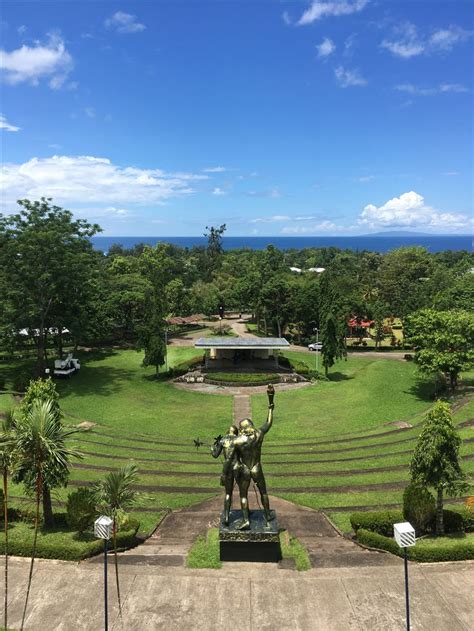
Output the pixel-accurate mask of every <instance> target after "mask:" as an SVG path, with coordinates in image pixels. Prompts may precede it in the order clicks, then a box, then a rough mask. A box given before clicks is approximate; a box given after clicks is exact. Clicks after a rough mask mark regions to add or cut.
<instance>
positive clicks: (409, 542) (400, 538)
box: [393, 521, 416, 631]
mask: <svg viewBox="0 0 474 631" xmlns="http://www.w3.org/2000/svg"><path fill="white" fill-rule="evenodd" d="M393 534H394V535H395V541H396V542H397V543H398V545H399V547H400V548H403V551H404V555H403V556H404V561H405V609H406V621H407V631H410V594H409V591H408V555H407V548H409V547H410V546H414V545H415V543H416V537H415V529H414V528H413V526H412V525H411V524H410V522H408V521H404V522H401V523H399V524H393Z"/></svg>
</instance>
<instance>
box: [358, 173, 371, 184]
mask: <svg viewBox="0 0 474 631" xmlns="http://www.w3.org/2000/svg"><path fill="white" fill-rule="evenodd" d="M373 180H375V175H363V176H362V177H360V178H359V182H361V183H362V184H367V183H368V182H372V181H373Z"/></svg>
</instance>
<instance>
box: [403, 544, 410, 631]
mask: <svg viewBox="0 0 474 631" xmlns="http://www.w3.org/2000/svg"><path fill="white" fill-rule="evenodd" d="M404 550H405V603H406V613H407V631H410V595H409V593H408V552H407V548H404Z"/></svg>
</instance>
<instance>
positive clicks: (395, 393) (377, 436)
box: [0, 347, 474, 554]
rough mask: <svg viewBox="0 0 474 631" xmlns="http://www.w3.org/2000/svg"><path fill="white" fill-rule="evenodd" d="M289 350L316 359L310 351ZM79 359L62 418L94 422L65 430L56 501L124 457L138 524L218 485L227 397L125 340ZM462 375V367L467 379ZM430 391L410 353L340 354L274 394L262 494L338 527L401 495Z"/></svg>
mask: <svg viewBox="0 0 474 631" xmlns="http://www.w3.org/2000/svg"><path fill="white" fill-rule="evenodd" d="M287 355H288V357H289V358H290V359H292V360H294V361H305V362H309V361H312V360H314V357H313V356H312V355H311V356H310V357H308V353H307V352H305V353H304V352H302V353H298V352H289V353H287ZM197 356H199V353H198V352H196V351H195V350H194V349H193V348H188V347H170V348H169V353H168V362H169V366H170V367H173V366H176V365H178V364H180V363H182V362H186V361H188V360H190V359H192V358H193V357H197ZM80 359H81V364H82V369H81V371H80V372H79V373H78V374H76V375H74V376H73V377H72V378H71V379H69V380H64V381H57V382H56V383H57V389H58V392H59V394H60V405H61V408H62V410H63V412H64V413H65V422H66V424H67V425H74V426H75V425H78V424H80V423H82V422H84V421H89V422H91V423H93V424H94V425H93V426H92V427H91V428H90V429H89V430H88V431H82V432H81V433H80V434H76V435H75V436H74V437H73V439H72V444H73V446H74V447H75V448H77V449H79V451H81V452H82V454H83V456H84V457H83V459H82V460H79V461H77V462H76V461H74V462H73V468H72V473H71V477H70V483H69V488H67V489H64V488H58V489H57V490H56V491H55V493H54V497H53V500H54V502H55V506H56V510H58V506H59V505H60V503H61V502H64V501H65V500H66V498H67V495H68V493H69V492H71V490H73V489H74V488H77V487H79V486H83V485H90V484H93V483H94V482H97V481H98V480H100V479H101V478H103V476H104V475H105V474H106V473H107V472H108V471H111V470H115V469H116V468H117V467H118V466H121V465H123V464H126V463H128V462H134V463H136V464H137V466H138V470H139V471H138V480H137V484H136V488H137V490H138V491H139V492H140V494H141V495H140V496H139V498H138V500H137V503H136V505H135V507H134V508H133V510H132V514H133V517H134V518H136V519H137V520H138V521H139V522H140V527H139V534H141V535H146V534H148V533H150V532H151V531H152V530H153V528H154V527H155V526H156V524H157V523H158V522H159V520H160V519H161V518H162V517H163V516H164V515H165V514H166V512H167V511H169V510H172V509H177V508H180V507H185V506H188V505H190V504H192V503H195V502H200V501H203V500H205V499H207V498H209V497H212V496H213V495H215V494H217V493H220V492H221V490H220V486H219V471H220V463H219V462H218V461H214V460H213V459H212V458H211V457H210V455H209V445H210V444H211V442H212V440H213V437H214V436H216V435H218V434H220V433H222V432H223V431H224V430H225V429H226V427H227V426H228V425H229V424H230V422H231V420H232V397H230V396H215V395H208V394H202V393H197V392H189V391H185V390H182V389H178V388H176V387H175V386H174V385H172V384H171V383H169V382H168V381H167V379H166V377H165V375H160V377H159V379H155V376H154V368H152V367H150V368H143V367H142V366H141V360H142V355H141V353H138V352H136V351H134V350H119V349H111V350H104V351H100V352H99V351H90V352H82V353H80ZM23 368H24V367H22V366H21V362H16V363H15V364H14V365H7V364H1V365H0V371H1V373H2V374H3V375H4V378H5V381H6V387H7V389H9V388H11V383H12V379H13V378H14V375H15V372H18V371H19V370H22V369H23ZM469 379H472V376H471V375H465V376H464V385H465V384H467V383H469ZM432 395H433V389H432V385H431V383H430V382H429V381H427V380H425V379H422V378H419V376H418V374H417V372H416V367H415V366H414V365H413V363H409V362H402V361H395V360H389V359H379V358H368V357H362V356H356V357H354V356H350V357H349V358H348V360H347V361H345V360H342V361H339V362H338V363H337V364H336V365H335V366H334V368H333V369H332V371H331V372H330V379H329V381H317V382H315V383H314V384H312V385H310V386H307V387H306V388H303V389H300V390H293V391H291V390H288V391H285V392H279V393H277V397H276V399H275V403H276V411H275V421H274V426H273V428H272V431H271V432H270V433H269V434H268V436H267V438H266V441H265V448H264V450H263V463H264V467H265V473H266V477H267V484H268V486H269V488H270V489H271V493H273V494H275V495H278V496H280V497H283V498H285V499H288V500H291V501H294V502H296V503H299V504H303V505H306V506H310V507H313V508H316V509H319V508H323V509H325V510H326V511H327V512H328V514H329V516H330V518H331V519H332V520H333V521H334V522H335V523H336V524H337V525H338V526H339V527H340V528H341V530H343V531H344V532H348V531H350V530H351V525H350V521H349V517H350V514H351V513H352V512H353V511H354V510H356V509H358V508H359V507H363V508H364V509H365V508H367V509H370V508H377V507H397V506H400V505H401V498H402V493H403V489H404V487H405V486H406V484H407V483H408V480H409V474H408V465H409V462H410V459H411V456H412V452H413V447H414V444H415V440H416V437H417V435H418V434H419V424H420V423H421V421H422V418H423V415H424V413H425V412H426V411H427V410H428V409H429V408H430V407H431V406H432V404H433V399H432ZM465 395H466V392H464V393H463V391H462V389H461V394H460V395H458V397H457V398H456V399H455V401H454V402H455V404H456V406H457V407H455V410H454V419H455V422H456V423H457V424H461V425H460V429H459V431H460V435H461V436H462V438H463V439H464V443H463V446H462V449H461V454H462V456H463V467H464V469H465V471H466V472H467V473H468V474H470V475H472V474H473V473H474V432H473V428H472V425H471V426H469V425H468V424H466V423H465V422H466V421H468V420H469V419H471V418H472V417H473V416H474V402H473V400H472V399H470V398H469V397H467V396H465ZM12 402H13V398H12V396H11V395H9V394H2V395H0V410H6V409H8V407H9V406H10V405H11V403H12ZM252 412H253V417H254V419H255V421H256V423H257V424H258V423H260V422H262V423H263V421H264V419H265V416H266V397H265V395H253V396H252ZM400 422H401V424H400ZM463 423H465V424H464V425H463ZM411 426H412V427H411ZM197 437H199V438H200V440H201V441H202V442H203V443H204V445H203V446H202V447H200V448H196V447H195V446H194V442H193V439H194V438H197ZM10 493H11V500H12V504H13V506H17V507H23V508H25V507H26V508H28V507H31V504H32V502H31V500H30V499H28V498H26V497H25V495H24V490H23V487H22V486H21V485H19V484H18V485H14V484H12V485H11V490H10ZM21 498H23V499H21ZM18 532H20V530H18ZM22 532H23V529H22ZM25 532H26V531H25ZM22 536H23V535H22ZM13 537H14V529H12V540H13ZM467 539H468V540H469V536H467ZM58 541H59V539H58ZM80 543H81V545H82V544H86V543H87V542H83V541H81V542H80ZM423 545H425V544H423ZM78 554H79V553H78ZM80 554H82V552H81V553H80Z"/></svg>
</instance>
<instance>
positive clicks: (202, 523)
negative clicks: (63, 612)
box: [87, 488, 402, 568]
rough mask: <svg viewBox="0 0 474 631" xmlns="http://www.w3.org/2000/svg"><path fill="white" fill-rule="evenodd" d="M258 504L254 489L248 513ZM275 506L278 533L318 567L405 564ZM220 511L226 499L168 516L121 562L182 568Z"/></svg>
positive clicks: (316, 517) (316, 516)
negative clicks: (304, 551)
mask: <svg viewBox="0 0 474 631" xmlns="http://www.w3.org/2000/svg"><path fill="white" fill-rule="evenodd" d="M234 493H235V495H234V504H236V505H238V492H237V489H236V490H235V492H234ZM258 502H259V500H258V498H257V494H256V492H255V491H254V490H253V488H251V489H250V493H249V503H250V508H251V509H252V508H254V509H255V508H259V503H258ZM271 506H272V508H273V509H274V510H276V512H277V516H278V524H279V526H280V528H284V529H285V530H287V531H288V532H289V534H290V535H292V536H294V537H297V538H298V539H299V540H300V541H301V543H302V544H303V545H304V546H305V547H306V549H307V550H308V554H309V557H310V560H311V564H312V566H313V567H314V568H328V567H369V566H390V565H396V566H398V565H400V564H401V563H402V561H401V559H399V558H398V557H394V556H392V555H391V554H387V553H383V552H373V551H369V550H366V549H364V548H361V547H360V546H358V545H357V544H355V543H353V542H352V541H350V540H348V539H345V538H344V537H342V536H341V535H340V534H339V533H338V532H337V531H336V530H335V528H334V527H333V526H332V524H331V523H330V522H329V521H328V520H327V518H326V517H325V515H324V513H322V512H320V511H315V510H312V509H311V508H306V507H304V506H298V505H296V504H293V503H292V502H287V501H286V500H283V499H281V498H278V497H271ZM221 510H222V496H218V497H214V498H212V499H210V500H206V501H204V502H200V503H199V504H195V505H194V506H191V507H189V508H185V509H183V510H180V511H175V512H173V513H170V514H169V515H168V516H167V517H165V519H164V520H163V521H162V523H161V524H160V526H159V527H158V528H157V529H156V531H155V532H154V533H153V535H152V536H151V537H150V538H149V539H147V541H146V542H145V543H144V544H142V545H140V546H138V547H136V548H134V549H133V550H128V551H127V552H123V553H121V554H120V563H121V564H122V563H123V564H127V565H153V566H163V567H170V566H172V567H184V566H185V562H186V556H187V554H188V552H189V549H190V548H191V546H192V544H193V543H194V541H195V539H196V537H197V536H198V535H200V534H205V533H206V532H207V529H208V528H210V527H212V526H217V525H218V523H219V515H220V512H221ZM98 562H99V563H100V562H101V559H100V558H97V557H96V558H94V559H91V560H89V561H87V563H98ZM227 565H228V564H226V567H227ZM281 567H282V568H287V567H290V568H291V564H287V563H283V564H281Z"/></svg>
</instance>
